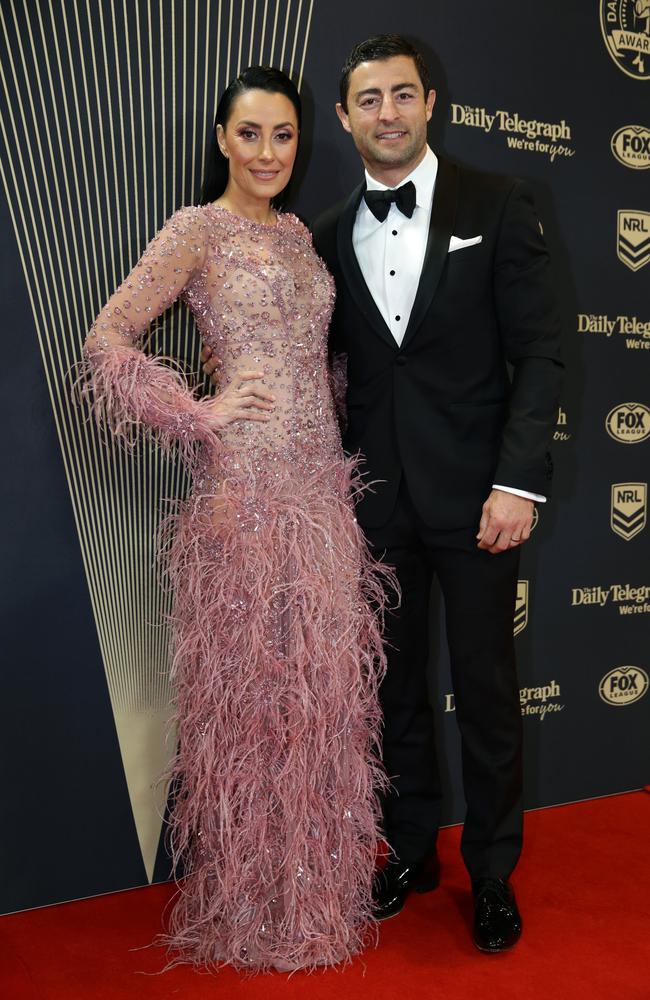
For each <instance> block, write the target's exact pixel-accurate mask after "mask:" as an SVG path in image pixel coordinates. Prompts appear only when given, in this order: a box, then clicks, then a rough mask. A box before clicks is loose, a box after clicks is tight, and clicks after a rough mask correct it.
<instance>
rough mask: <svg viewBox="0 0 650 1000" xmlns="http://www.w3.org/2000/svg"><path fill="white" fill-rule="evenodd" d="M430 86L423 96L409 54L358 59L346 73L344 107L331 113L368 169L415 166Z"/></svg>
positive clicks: (433, 94) (429, 106) (424, 131)
mask: <svg viewBox="0 0 650 1000" xmlns="http://www.w3.org/2000/svg"><path fill="white" fill-rule="evenodd" d="M435 99H436V92H435V90H430V91H429V93H428V94H427V95H426V98H425V94H424V90H423V89H422V82H421V80H420V77H419V75H418V71H417V69H416V67H415V63H414V62H413V60H412V59H411V57H410V56H393V57H392V58H391V59H381V60H373V61H372V62H364V63H360V65H359V66H357V67H356V69H354V70H353V71H352V73H351V75H350V86H349V90H348V110H347V113H346V112H345V111H344V110H343V107H342V106H341V105H340V104H337V105H336V113H337V114H338V116H339V118H340V119H341V123H342V125H343V128H344V129H345V130H346V132H350V133H351V135H352V138H353V139H354V144H355V146H356V147H357V150H358V152H359V154H360V156H361V159H362V160H363V162H364V164H365V166H366V167H367V168H368V170H369V171H370V173H373V168H374V169H375V172H377V171H378V172H379V173H381V172H382V171H385V170H390V169H399V168H402V167H408V166H410V165H411V164H413V166H415V165H416V164H417V163H418V162H419V160H420V159H421V158H422V155H423V153H424V147H425V146H426V141H427V122H428V121H429V119H430V118H431V112H432V111H433V105H434V101H435Z"/></svg>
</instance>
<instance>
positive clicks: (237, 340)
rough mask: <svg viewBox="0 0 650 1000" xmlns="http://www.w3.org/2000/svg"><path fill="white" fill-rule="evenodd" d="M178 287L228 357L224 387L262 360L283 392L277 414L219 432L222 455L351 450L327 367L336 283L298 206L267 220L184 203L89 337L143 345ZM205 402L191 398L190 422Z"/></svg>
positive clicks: (319, 454) (278, 456)
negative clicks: (343, 443) (344, 442)
mask: <svg viewBox="0 0 650 1000" xmlns="http://www.w3.org/2000/svg"><path fill="white" fill-rule="evenodd" d="M179 297H181V298H182V299H183V300H184V301H185V302H186V303H187V305H188V306H189V308H190V309H191V310H192V312H193V314H194V316H195V319H196V323H197V326H198V329H199V332H200V334H201V337H202V339H203V341H204V342H205V343H207V344H209V345H210V347H211V348H212V349H213V351H214V352H215V354H216V355H217V357H218V358H219V360H220V367H219V369H218V372H217V377H218V380H219V385H218V387H217V391H220V390H221V389H223V388H225V387H226V385H228V384H229V383H231V382H233V381H236V380H237V379H238V378H239V376H240V375H241V373H242V372H246V371H248V372H251V371H262V372H263V373H264V379H263V384H264V385H265V386H266V387H267V388H268V389H269V391H270V392H272V393H273V394H274V396H275V410H274V412H273V414H272V415H271V419H270V420H269V421H268V423H262V422H257V421H250V420H244V419H242V420H237V421H235V422H233V423H231V424H229V425H228V426H227V427H226V428H224V429H223V430H222V431H220V432H219V438H220V443H221V448H220V462H221V464H222V465H223V463H224V462H225V463H226V465H229V466H230V467H231V468H233V466H234V467H236V464H237V461H242V460H244V456H247V457H248V458H249V459H252V460H254V461H255V464H256V465H258V463H259V462H262V463H264V462H266V463H267V464H268V465H269V466H270V465H272V464H273V463H277V462H280V463H282V465H283V466H286V465H287V464H289V465H290V466H292V467H296V466H297V467H298V468H299V469H300V470H301V471H309V470H310V469H316V468H318V467H319V466H322V465H324V464H326V463H328V462H331V461H332V459H334V458H336V457H338V456H340V454H341V451H340V439H339V433H338V426H337V423H336V418H335V413H334V405H333V402H332V396H331V391H330V385H329V377H328V367H327V328H328V323H329V320H330V316H331V312H332V308H333V303H334V283H333V280H332V278H331V277H330V275H329V273H328V271H327V269H326V268H325V265H324V264H323V263H322V261H321V260H320V259H319V257H318V256H317V255H316V253H315V251H314V249H313V246H312V242H311V236H310V234H309V231H308V230H307V228H306V227H305V226H304V225H303V224H302V223H301V222H300V221H299V220H298V219H297V218H296V217H295V216H294V215H289V214H286V215H283V214H280V215H278V216H277V221H276V223H275V224H272V225H270V224H269V225H265V224H261V223H256V222H252V221H250V220H248V219H244V218H241V217H239V216H236V215H233V214H232V213H231V212H229V211H227V210H226V209H225V208H222V207H221V206H218V205H213V204H211V205H205V206H187V207H185V208H181V209H179V210H178V211H177V212H175V213H174V215H172V216H171V218H170V219H169V220H168V221H167V223H166V224H165V225H164V226H163V228H162V229H161V230H160V232H159V233H158V234H157V235H156V237H154V239H153V240H152V241H151V243H150V244H149V246H148V247H147V248H146V250H145V251H144V253H143V255H142V257H141V259H140V260H139V261H138V263H137V264H136V266H135V267H134V269H133V270H132V271H131V273H130V274H129V275H128V276H127V278H126V279H125V281H124V282H123V283H122V284H121V285H120V287H119V288H118V289H117V291H116V292H115V293H114V295H113V296H112V297H111V299H110V300H109V302H108V303H107V304H106V305H105V306H104V308H103V310H102V311H101V312H100V314H99V316H98V317H97V319H96V320H95V322H94V324H93V326H92V328H91V331H90V333H89V337H88V347H89V348H90V350H91V351H92V350H96V349H99V350H100V351H101V352H102V353H110V352H111V349H114V348H117V347H122V348H124V347H126V348H129V349H132V350H138V349H139V344H140V339H141V337H142V335H143V334H144V332H145V331H146V330H147V328H148V327H149V325H150V323H151V322H152V320H154V319H155V318H156V317H157V316H159V315H160V314H161V313H162V312H163V311H164V310H165V309H166V308H168V307H169V306H170V305H171V304H172V303H173V302H174V301H175V300H176V299H177V298H179ZM147 377H149V376H148V375H147ZM181 405H182V407H183V408H184V407H185V405H186V404H185V403H184V402H183V403H182V404H181ZM197 413H198V411H197V410H196V402H195V401H194V402H193V403H192V404H190V403H188V404H187V412H186V413H184V416H185V417H186V418H187V420H186V424H188V425H189V423H188V422H191V421H192V420H193V419H195V416H196V414H197ZM170 418H171V414H170ZM183 426H185V425H183Z"/></svg>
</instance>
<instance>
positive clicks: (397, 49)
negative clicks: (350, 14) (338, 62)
mask: <svg viewBox="0 0 650 1000" xmlns="http://www.w3.org/2000/svg"><path fill="white" fill-rule="evenodd" d="M393 56H409V58H410V59H412V60H413V62H414V63H415V68H416V70H417V71H418V76H419V77H420V80H421V82H422V87H423V88H424V99H425V101H426V99H427V94H428V93H429V90H430V87H431V84H430V82H429V70H428V69H427V65H426V63H425V61H424V59H423V58H422V55H421V54H420V53H419V52H418V50H417V49H416V47H415V46H414V45H412V44H411V42H409V41H408V39H406V38H404V37H403V35H374V36H373V37H372V38H367V39H366V40H365V42H360V43H359V44H358V45H355V46H354V48H353V49H352V52H351V53H350V55H349V56H348V58H347V59H346V60H345V65H344V67H343V69H342V70H341V79H340V81H339V93H340V100H341V107H342V108H343V110H344V111H345V113H346V114H347V112H348V91H349V89H350V76H351V75H352V71H353V70H355V69H356V68H357V66H359V65H360V64H361V63H362V62H375V61H377V60H383V59H392V58H393Z"/></svg>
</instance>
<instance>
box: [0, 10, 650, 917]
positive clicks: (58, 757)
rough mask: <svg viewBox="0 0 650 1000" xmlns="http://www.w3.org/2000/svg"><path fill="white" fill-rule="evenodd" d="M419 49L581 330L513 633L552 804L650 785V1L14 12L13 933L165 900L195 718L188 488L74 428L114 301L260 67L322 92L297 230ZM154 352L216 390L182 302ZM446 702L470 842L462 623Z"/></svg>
mask: <svg viewBox="0 0 650 1000" xmlns="http://www.w3.org/2000/svg"><path fill="white" fill-rule="evenodd" d="M381 31H400V32H402V33H405V34H407V35H409V36H410V37H412V38H413V39H414V40H415V41H416V42H417V43H418V44H419V45H420V46H421V47H422V48H423V50H424V52H425V53H426V55H427V58H428V59H429V61H430V63H431V67H432V70H433V77H434V85H435V87H436V89H437V92H438V99H437V104H436V108H435V112H434V118H433V121H432V128H431V142H432V144H433V145H434V146H435V147H437V148H440V149H442V150H444V151H445V152H446V153H447V154H448V155H450V156H451V157H452V158H455V159H457V160H458V161H462V162H463V163H466V164H469V165H472V166H475V167H477V168H480V169H485V170H493V171H496V172H502V173H508V174H517V175H519V176H523V177H526V178H528V179H529V180H530V181H531V182H532V183H533V185H534V188H535V190H536V195H537V204H538V212H539V216H540V219H541V222H542V225H543V228H544V232H545V235H546V239H547V241H548V244H549V247H550V250H551V254H552V259H553V267H554V272H555V281H556V285H557V290H558V294H559V296H560V301H561V305H562V315H563V320H564V354H565V360H566V363H567V370H568V378H567V386H566V391H565V395H564V398H563V402H562V406H561V408H560V411H559V413H558V420H557V428H556V432H555V443H554V461H555V483H554V496H553V500H552V502H551V503H550V504H548V505H540V508H539V512H538V513H539V517H538V521H537V524H536V527H535V530H534V533H533V536H532V538H531V541H530V542H529V544H528V545H527V546H526V547H525V549H524V552H523V560H522V570H521V580H520V583H519V592H518V601H517V609H516V615H515V621H514V625H513V627H514V629H515V632H516V634H517V644H518V651H519V661H520V678H521V707H522V713H523V716H524V722H525V734H526V788H527V799H526V801H527V805H528V807H539V806H545V805H550V804H554V803H561V802H567V801H574V800H579V799H583V798H588V797H592V796H600V795H608V794H612V793H616V792H620V791H625V790H628V789H633V788H637V787H639V786H641V785H643V784H645V783H647V782H648V781H650V753H649V745H648V735H647V734H648V724H649V722H650V695H648V693H647V689H648V672H650V653H649V643H648V622H649V621H650V614H649V613H650V564H649V561H648V553H649V548H648V539H649V537H650V532H649V530H648V528H647V525H646V519H647V492H648V477H649V476H648V474H649V469H650V462H649V460H650V390H649V388H648V387H649V385H650V382H649V379H648V376H649V374H650V306H649V298H648V289H649V288H650V283H649V280H648V279H649V278H650V184H649V180H650V170H649V168H650V0H601V2H600V3H599V2H598V0H574V2H573V3H567V2H566V0H547V2H546V3H544V4H539V3H533V0H523V2H521V3H518V4H513V3H511V2H508V0H494V2H492V3H489V4H486V3H484V2H482V0H467V2H465V3H464V4H459V3H456V2H452V0H434V2H432V3H429V4H427V5H423V4H422V3H421V2H420V0H402V2H401V3H400V4H399V5H396V4H394V3H389V2H388V0H373V2H372V3H370V2H369V0H359V2H357V3H355V4H349V3H345V2H343V0H159V2H154V0H128V2H127V0H123V2H121V3H120V2H117V0H111V2H109V0H88V2H82V0H63V2H62V3H59V4H54V3H52V2H51V0H50V2H39V0H7V2H4V0H3V3H2V5H1V6H0V49H1V51H0V56H1V58H0V102H1V113H2V117H1V128H2V152H1V156H0V171H1V180H2V186H1V188H0V241H1V247H2V260H3V267H2V271H1V273H0V299H1V309H2V317H3V340H2V343H3V364H2V369H1V373H0V380H1V393H0V405H1V407H2V415H1V418H0V435H1V437H2V467H3V488H2V495H1V501H0V503H1V512H0V532H1V534H2V543H3V544H2V549H3V557H2V567H3V573H2V583H1V587H2V591H1V608H2V619H3V621H2V681H1V683H2V698H1V702H2V718H1V720H0V723H1V729H0V732H1V739H2V767H3V778H2V790H3V795H2V800H3V808H2V817H3V821H2V824H1V826H0V851H1V855H2V865H1V866H0V880H1V881H0V911H2V912H8V911H11V910H15V909H21V908H27V907H32V906H38V905H42V904H47V903H52V902H57V901H61V900H66V899H72V898H77V897H80V896H87V895H92V894H94V893H101V892H107V891H110V890H115V889H120V888H125V887H128V886H135V885H142V884H146V883H147V882H150V881H152V880H156V879H161V878H166V877H167V875H168V862H167V857H166V853H165V850H164V837H163V832H164V826H163V822H162V817H163V814H164V809H165V797H166V789H165V787H164V785H161V784H157V783H156V779H157V776H158V775H159V774H160V773H161V772H162V771H163V769H164V767H165V764H166V762H167V760H168V758H169V755H170V754H171V753H172V752H173V747H174V734H173V732H168V731H167V726H166V720H167V716H168V707H169V701H170V698H171V691H170V688H169V684H168V680H167V673H166V671H167V640H168V635H167V632H166V629H165V626H164V616H165V611H166V609H167V608H168V601H169V595H168V594H166V593H165V592H164V590H161V588H160V585H159V583H158V577H157V573H156V565H155V547H154V539H155V533H156V527H157V524H158V521H159V517H160V514H161V512H163V513H164V510H165V509H166V508H167V507H168V505H169V503H170V502H172V500H173V498H174V497H176V496H180V495H182V494H183V492H184V490H185V489H186V488H187V483H186V481H185V477H184V476H183V474H182V471H181V470H180V468H179V467H178V466H176V465H174V464H173V463H170V462H169V461H167V460H165V459H163V458H162V456H161V455H160V454H159V453H158V452H157V451H156V450H155V449H152V448H148V447H144V446H143V447H141V448H140V449H139V450H138V452H137V453H136V455H135V456H134V457H125V456H124V455H123V454H122V453H121V452H120V451H119V449H118V448H116V447H115V445H114V442H111V441H108V442H106V441H102V440H101V439H100V438H99V437H98V435H97V434H96V431H95V429H94V428H93V427H92V426H89V425H88V423H87V422H84V413H83V411H82V410H80V409H78V408H76V407H75V406H74V404H73V401H72V397H71V391H70V376H69V371H70V369H71V367H72V366H73V364H74V362H75V361H76V360H77V359H78V357H79V353H80V347H81V343H82V341H83V338H84V336H85V333H86V330H87V329H88V327H89V326H90V324H91V322H92V320H93V319H94V317H95V315H96V313H97V312H98V311H99V308H100V307H101V305H102V304H103V302H104V301H105V300H106V299H107V298H108V296H109V295H110V293H111V291H112V289H113V288H114V287H115V286H116V285H117V284H118V283H119V282H120V281H121V279H122V277H123V276H124V275H125V274H126V273H127V271H128V270H129V269H130V267H131V266H132V265H133V264H134V263H135V261H136V260H137V258H138V257H139V256H140V253H141V251H142V249H143V248H144V246H145V244H146V243H147V242H148V240H149V239H150V238H151V237H152V236H153V235H154V233H155V232H156V231H157V230H158V229H159V228H160V226H161V225H162V223H163V222H164V220H165V219H166V218H167V216H169V215H170V214H171V213H172V212H173V211H174V209H176V208H178V207H179V206H181V205H183V204H190V203H194V202H196V201H197V200H198V194H199V190H200V180H201V175H202V169H203V163H204V158H205V151H206V141H207V138H208V136H209V133H210V129H211V127H212V122H213V118H214V111H215V107H216V102H217V98H218V94H219V92H220V91H221V90H222V88H223V87H224V85H225V83H226V82H227V81H228V80H229V79H230V78H231V77H232V76H233V75H234V74H236V73H237V71H238V70H239V69H240V68H243V67H244V66H246V65H248V64H251V63H257V62H263V63H266V64H273V65H276V66H280V67H282V68H284V69H286V71H287V72H289V73H290V74H291V75H292V76H293V78H294V79H295V80H296V82H297V83H298V85H299V86H300V87H301V90H302V93H303V97H304V101H305V119H306V120H305V128H304V134H303V149H302V160H301V163H300V167H299V171H298V172H299V178H298V179H299V181H300V183H299V185H298V190H297V192H296V197H295V204H294V206H293V207H294V208H295V209H296V210H297V211H299V213H300V214H301V215H302V216H303V217H306V218H308V219H309V218H313V217H314V216H315V215H316V214H317V213H318V212H319V211H320V210H322V209H324V208H325V207H326V206H328V205H329V204H331V203H332V202H333V201H334V200H337V199H338V198H340V197H342V196H343V195H344V194H345V193H346V192H347V191H348V190H349V189H350V188H351V187H352V186H353V185H354V184H355V183H356V182H357V181H358V179H359V177H360V168H359V162H358V159H357V157H356V155H355V152H354V149H353V147H352V144H351V141H350V139H349V137H348V136H347V135H345V134H344V133H343V131H342V130H341V129H340V126H339V124H338V121H337V119H336V117H335V114H334V103H335V100H336V95H337V82H338V72H339V69H340V67H341V65H342V63H343V60H344V58H345V55H346V53H347V52H348V50H349V49H350V48H351V46H352V45H353V44H354V43H355V42H357V41H359V40H361V39H362V38H364V37H367V36H368V35H370V34H374V33H377V32H381ZM150 349H151V350H156V351H165V352H169V353H173V354H174V355H175V356H177V357H179V358H181V359H182V360H183V361H184V362H185V363H186V364H187V365H188V366H189V367H190V368H194V369H195V370H197V369H198V360H197V357H198V356H197V350H198V344H197V341H196V338H195V333H194V327H193V323H192V322H191V319H190V317H189V316H188V313H187V312H186V311H185V309H184V308H183V309H181V308H179V307H178V306H177V307H175V308H173V309H172V310H170V312H169V314H168V315H167V316H166V317H165V318H164V319H162V320H161V321H160V322H158V323H157V324H156V328H155V330H153V331H152V336H151V342H150ZM432 622H433V629H434V632H437V633H438V648H439V651H438V653H437V655H436V656H435V657H434V659H433V662H432V665H431V666H432V671H431V675H432V697H433V698H434V700H435V704H436V706H437V710H438V720H439V724H440V725H439V743H440V751H441V757H442V759H443V761H444V767H445V777H446V785H447V800H446V812H445V818H446V821H447V822H450V823H451V822H456V821H458V820H460V819H461V818H462V815H463V799H462V789H461V786H460V761H459V746H458V737H457V733H456V728H455V723H454V700H453V695H452V692H451V685H450V680H449V669H448V662H447V658H446V654H445V651H444V650H445V647H444V625H443V623H442V617H441V614H440V608H439V606H438V604H437V603H435V604H434V605H433V607H432Z"/></svg>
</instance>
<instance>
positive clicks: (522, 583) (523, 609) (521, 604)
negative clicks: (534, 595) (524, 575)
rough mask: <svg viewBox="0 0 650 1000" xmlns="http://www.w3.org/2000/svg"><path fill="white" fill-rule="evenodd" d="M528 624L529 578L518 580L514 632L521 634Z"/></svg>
mask: <svg viewBox="0 0 650 1000" xmlns="http://www.w3.org/2000/svg"><path fill="white" fill-rule="evenodd" d="M527 624H528V580H517V597H516V599H515V620H514V634H515V635H519V633H520V632H523V630H524V629H525V628H526V625H527Z"/></svg>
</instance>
